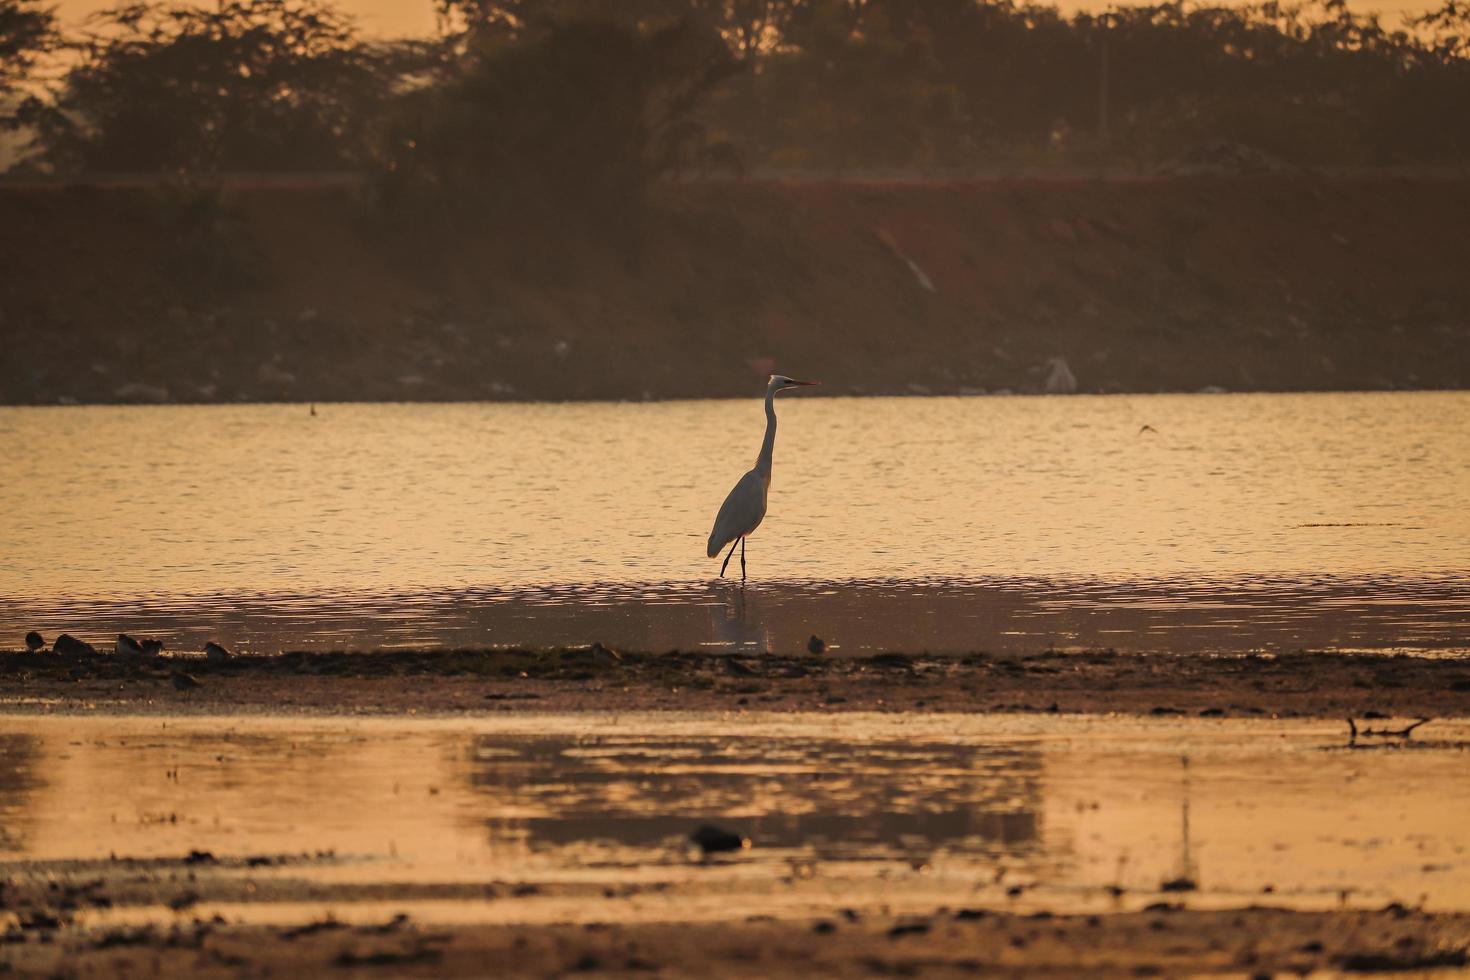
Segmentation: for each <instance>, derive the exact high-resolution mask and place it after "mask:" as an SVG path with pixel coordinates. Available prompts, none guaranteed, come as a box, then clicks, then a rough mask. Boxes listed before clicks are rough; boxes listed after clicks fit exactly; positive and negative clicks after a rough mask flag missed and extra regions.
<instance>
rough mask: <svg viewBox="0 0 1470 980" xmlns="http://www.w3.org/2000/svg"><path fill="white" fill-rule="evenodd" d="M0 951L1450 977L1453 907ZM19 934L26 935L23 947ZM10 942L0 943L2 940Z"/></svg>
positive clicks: (115, 933) (50, 964) (167, 969)
mask: <svg viewBox="0 0 1470 980" xmlns="http://www.w3.org/2000/svg"><path fill="white" fill-rule="evenodd" d="M15 931H16V932H17V933H18V935H17V936H16V937H15V939H16V940H19V941H14V940H12V941H11V942H9V943H7V944H6V947H5V949H4V951H3V952H0V963H3V964H5V965H6V966H8V967H9V969H10V971H13V974H14V975H19V976H43V975H55V972H56V971H70V972H71V973H73V974H74V975H98V974H100V975H118V974H125V973H133V972H134V971H146V972H147V973H148V974H149V975H153V976H191V977H233V976H242V975H251V976H259V975H263V974H274V973H281V972H284V973H287V974H297V973H299V972H300V971H308V972H316V971H326V970H331V971H332V972H331V973H330V974H329V975H337V976H357V975H371V976H379V975H391V976H476V975H484V972H485V971H486V970H487V968H492V966H493V972H494V974H495V975H497V976H529V975H535V976H547V975H550V976H559V975H563V974H567V973H583V974H586V973H595V974H611V975H618V976H650V975H653V976H732V977H747V976H748V977H766V976H796V975H801V976H812V975H817V976H873V975H897V976H916V975H923V976H971V975H974V974H976V973H984V972H992V971H1005V972H1006V973H1007V974H1008V975H1021V976H1076V975H1078V973H1079V972H1085V973H1086V975H1088V976H1108V977H1111V976H1157V975H1180V974H1183V973H1188V974H1189V975H1193V976H1198V975H1211V974H1225V975H1234V976H1271V975H1273V974H1276V973H1278V972H1291V973H1297V974H1300V975H1306V974H1307V973H1308V972H1312V971H1316V970H1324V969H1326V970H1337V971H1341V972H1344V973H1349V974H1351V973H1379V972H1384V971H1391V970H1427V969H1433V968H1442V969H1443V968H1448V969H1454V968H1460V969H1463V968H1464V967H1465V965H1466V963H1467V954H1466V942H1467V937H1470V915H1456V914H1439V915H1435V914H1426V913H1423V912H1420V911H1417V910H1410V909H1405V908H1403V907H1399V906H1394V907H1390V908H1387V909H1384V910H1381V911H1376V912H1371V911H1370V912H1357V911H1342V912H1318V913H1313V912H1293V911H1287V910H1282V909H1272V908H1269V907H1267V908H1260V907H1257V908H1249V909H1241V910H1230V911H1191V910H1187V909H1183V908H1181V907H1180V906H1178V905H1177V904H1171V903H1160V905H1159V907H1158V908H1156V909H1155V910H1154V911H1149V912H1137V913H1119V914H1113V915H1101V916H1098V915H1092V916H1052V915H1050V914H1046V913H1034V914H1031V915H1018V914H1014V913H1008V912H1004V911H1001V912H995V911H989V910H984V909H949V908H944V909H936V910H935V911H934V913H933V914H932V915H927V916H905V917H901V918H899V917H892V916H861V915H857V914H854V915H853V916H852V917H850V918H849V917H845V916H841V915H839V916H835V917H820V918H815V919H812V920H808V921H791V920H774V921H772V920H762V919H760V918H759V917H757V918H756V919H754V920H746V921H740V922H721V923H696V924H690V923H677V924H675V923H644V924H619V923H593V924H590V925H560V926H541V927H536V928H525V927H520V926H504V925H477V926H464V925H440V924H430V923H424V924H420V923H415V922H413V921H412V920H409V919H407V918H406V917H405V918H399V917H393V918H388V919H386V920H385V921H383V922H381V923H374V924H362V925H348V924H346V923H342V922H338V921H336V920H334V919H330V918H324V919H318V920H313V921H311V922H308V923H302V924H300V925H296V926H292V927H276V928H271V927H263V926H239V925H229V924H221V923H216V922H213V921H201V920H197V919H196V920H190V919H188V918H187V917H181V920H180V921H179V922H178V923H177V924H175V925H174V926H172V927H170V928H159V927H139V928H119V927H114V928H100V929H92V930H84V931H82V932H80V933H77V934H72V935H69V936H68V937H67V939H66V940H65V941H64V942H56V941H51V942H45V941H43V940H41V939H40V937H41V936H43V935H45V934H46V932H47V931H48V930H46V929H45V928H44V927H40V926H36V927H32V928H30V929H23V930H15ZM33 937H34V938H33ZM7 938H10V937H7Z"/></svg>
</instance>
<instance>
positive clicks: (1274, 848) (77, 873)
mask: <svg viewBox="0 0 1470 980" xmlns="http://www.w3.org/2000/svg"><path fill="white" fill-rule="evenodd" d="M1346 736H1347V731H1346V726H1345V725H1343V724H1342V723H1341V722H1307V723H1302V722H1276V721H1249V720H1223V721H1204V720H1200V719H1179V720H1152V719H1131V720H1130V719H1118V718H1082V717H1069V716H1041V717H1036V716H1031V717H1017V716H962V715H937V716H935V715H930V716H924V715H917V716H907V717H905V716H896V715H862V714H848V715H844V716H842V717H841V718H835V717H831V716H822V715H802V714H793V715H782V716H749V715H745V714H739V715H697V714H686V713H679V712H664V713H659V714H656V715H638V714H623V715H619V716H617V717H612V716H602V715H596V714H575V715H535V714H527V715H516V716H504V717H499V718H496V717H488V718H479V719H454V720H447V719H441V720H429V721H416V720H407V719H394V720H388V719H379V720H351V719H312V720H303V719H297V720H292V719H283V718H215V719H210V718H179V717H174V718H119V717H78V716H70V717H65V718H47V717H38V716H29V717H27V716H13V715H12V716H0V874H3V875H4V876H5V877H6V878H7V880H12V879H21V880H33V879H35V878H38V877H39V878H42V879H43V880H44V879H50V880H53V881H54V879H55V878H62V879H65V880H71V879H75V880H79V881H87V880H93V879H96V878H102V879H104V880H105V881H106V883H107V887H106V889H105V890H106V892H107V893H108V894H109V895H110V896H111V899H112V903H113V904H112V907H111V908H110V909H105V910H96V911H93V910H90V909H89V910H88V911H86V912H85V913H83V915H84V916H85V917H86V918H88V919H90V918H93V917H97V918H100V920H101V921H104V922H106V921H109V920H121V921H162V922H164V923H169V922H172V921H176V915H175V913H174V912H172V911H170V910H169V909H168V907H167V905H166V904H165V903H167V902H169V901H171V900H173V899H175V898H176V897H177V896H178V895H180V894H181V893H184V892H192V893H194V898H195V900H196V902H197V904H195V905H193V906H192V907H190V908H188V910H187V913H186V914H187V915H188V916H191V917H192V916H198V917H200V918H204V919H208V918H209V917H210V916H211V915H214V914H216V913H219V914H223V915H224V916H225V917H226V918H227V919H230V920H237V919H245V920H254V921H297V922H306V921H312V920H313V919H314V918H319V917H321V916H322V915H326V914H330V915H332V916H333V917H337V918H341V919H345V920H348V921H361V920H368V921H382V920H383V919H386V918H388V917H389V916H390V915H392V914H394V913H396V912H404V911H406V912H410V913H412V915H413V917H414V918H415V919H420V920H431V921H432V920H450V921H454V920H472V921H509V922H534V921H541V922H546V921H551V922H578V921H609V920H616V919H645V920H648V919H651V920H669V919H675V920H697V919H721V920H725V921H739V919H740V918H741V917H743V916H745V915H748V914H755V913H762V914H776V915H782V914H788V915H800V916H813V915H819V914H824V913H825V914H831V913H834V912H836V911H837V910H838V909H840V908H857V909H860V910H862V911H863V912H864V913H867V912H870V911H875V910H876V909H878V908H879V907H885V908H888V909H889V910H891V911H892V912H893V913H895V914H903V913H906V912H923V913H928V912H932V911H933V909H934V908H935V907H937V906H949V907H951V908H961V907H966V906H970V905H979V906H983V907H991V908H1005V907H1013V908H1016V909H1020V910H1031V909H1047V910H1052V911H1058V912H1063V911H1082V910H1086V911H1093V910H1095V911H1106V910H1112V909H1119V908H1124V909H1136V908H1141V907H1143V906H1145V905H1148V904H1150V903H1152V902H1156V901H1159V900H1160V898H1161V897H1163V898H1170V899H1171V900H1175V901H1177V900H1179V899H1180V898H1181V896H1179V895H1178V894H1177V893H1176V894H1174V895H1168V896H1161V894H1160V886H1161V885H1162V884H1163V883H1164V882H1168V881H1172V880H1176V879H1180V878H1187V879H1189V880H1191V881H1193V882H1195V883H1196V884H1197V885H1198V888H1197V890H1193V891H1190V892H1189V893H1188V894H1187V896H1183V897H1185V898H1187V901H1188V903H1189V904H1190V905H1191V906H1193V907H1240V906H1241V905H1245V904H1251V903H1257V902H1261V903H1269V904H1271V905H1275V906H1285V907H1295V908H1336V907H1339V906H1340V905H1349V906H1353V907H1361V908H1375V909H1376V908H1382V907H1383V906H1384V905H1385V904H1387V903H1388V902H1392V901H1397V902H1400V903H1402V904H1405V905H1413V906H1419V905H1424V906H1425V907H1427V908H1429V909H1432V910H1434V911H1436V912H1444V911H1450V910H1470V876H1467V875H1466V874H1465V870H1466V861H1467V847H1470V824H1467V822H1466V821H1465V820H1464V819H1463V816H1464V813H1465V809H1466V807H1467V806H1470V782H1467V781H1466V780H1465V779H1464V778H1463V774H1464V757H1465V747H1466V745H1467V742H1466V739H1467V738H1470V729H1467V727H1466V725H1465V724H1464V723H1461V722H1450V721H1443V720H1441V721H1436V722H1433V723H1431V724H1430V725H1429V726H1426V727H1425V728H1424V729H1422V730H1421V731H1420V732H1417V733H1416V734H1415V736H1414V738H1413V739H1412V740H1410V741H1409V742H1407V743H1396V744H1393V745H1388V746H1376V747H1373V748H1368V749H1357V750H1354V749H1350V748H1349V747H1348V741H1347V737H1346ZM705 822H713V823H715V824H717V825H719V826H722V827H724V828H727V829H729V830H732V831H734V832H737V833H739V834H741V835H742V836H744V837H746V838H748V839H749V840H750V841H751V844H752V846H751V847H750V848H749V849H748V850H746V851H743V852H740V853H738V854H735V855H733V856H729V857H727V858H722V859H720V860H717V861H710V862H706V861H701V860H700V859H699V856H698V855H697V854H691V853H690V848H689V845H688V841H687V836H688V834H689V833H690V832H691V831H692V830H693V829H694V828H695V827H698V826H699V825H700V824H702V823H705ZM191 851H201V852H208V853H209V854H211V855H213V856H214V857H216V858H217V859H218V861H217V862H213V861H210V862H206V863H197V864H194V865H191V866H188V867H181V866H180V865H179V863H178V861H179V859H180V858H181V857H183V856H184V855H186V854H189V853H190V852H191ZM133 861H139V862H141V863H137V864H134V863H132V862H133ZM150 862H155V863H150ZM150 872H151V873H152V874H153V875H155V876H157V877H162V878H164V879H166V880H165V882H164V884H163V886H162V887H161V888H160V889H157V890H153V889H147V888H139V887H138V886H137V885H136V882H138V881H143V880H145V879H146V878H147V877H148V875H149V874H150ZM1115 889H1121V893H1117V892H1115ZM489 897H493V898H494V899H495V900H493V901H487V900H486V899H487V898H489Z"/></svg>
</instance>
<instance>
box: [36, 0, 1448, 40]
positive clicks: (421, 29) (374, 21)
mask: <svg viewBox="0 0 1470 980" xmlns="http://www.w3.org/2000/svg"><path fill="white" fill-rule="evenodd" d="M118 2H119V0H60V2H58V3H57V4H56V7H57V10H58V11H59V12H60V13H61V16H62V18H63V19H64V20H65V21H66V22H67V23H68V24H74V23H75V22H77V21H79V20H81V19H82V18H84V17H86V16H87V15H88V14H89V13H92V12H93V11H97V10H105V9H107V8H109V7H114V6H117V5H118ZM1053 2H1056V3H1057V4H1058V6H1060V7H1062V8H1063V9H1064V10H1079V9H1082V10H1087V9H1102V8H1105V7H1109V6H1114V5H1122V4H1115V3H1112V2H1108V0H1053ZM1226 2H1229V0H1226ZM337 4H338V6H339V7H341V8H342V9H343V10H346V11H348V12H349V13H351V14H353V15H354V16H356V17H357V18H358V20H359V22H360V23H361V25H362V27H363V29H364V30H365V31H367V32H368V33H369V34H376V35H387V36H404V35H410V34H429V33H432V32H433V30H434V4H433V2H432V0H337ZM1348 6H1349V7H1352V8H1353V9H1354V10H1377V11H1379V12H1381V13H1383V14H1385V15H1386V16H1385V17H1384V21H1385V23H1386V24H1387V25H1388V26H1396V25H1397V23H1398V15H1399V14H1400V13H1401V12H1404V11H1412V12H1419V11H1423V10H1427V9H1430V8H1432V7H1437V6H1439V4H1438V2H1437V0H1348Z"/></svg>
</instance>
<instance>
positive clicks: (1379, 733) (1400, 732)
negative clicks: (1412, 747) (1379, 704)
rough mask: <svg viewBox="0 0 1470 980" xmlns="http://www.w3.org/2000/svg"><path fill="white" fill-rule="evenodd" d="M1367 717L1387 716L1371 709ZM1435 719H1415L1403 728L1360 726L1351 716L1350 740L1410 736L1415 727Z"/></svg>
mask: <svg viewBox="0 0 1470 980" xmlns="http://www.w3.org/2000/svg"><path fill="white" fill-rule="evenodd" d="M1365 717H1379V718H1382V717H1385V716H1383V715H1380V714H1378V713H1377V712H1371V711H1370V712H1368V714H1367V715H1365ZM1433 720H1434V719H1433V718H1420V719H1418V720H1417V721H1415V722H1414V723H1413V724H1412V725H1405V726H1404V727H1403V728H1359V727H1358V723H1357V722H1355V721H1353V719H1352V717H1351V716H1349V718H1348V720H1347V723H1348V741H1349V742H1350V743H1351V742H1356V741H1357V740H1358V738H1359V737H1362V738H1409V737H1410V736H1411V735H1413V734H1414V729H1416V728H1418V727H1419V726H1420V725H1427V724H1429V723H1430V722H1431V721H1433Z"/></svg>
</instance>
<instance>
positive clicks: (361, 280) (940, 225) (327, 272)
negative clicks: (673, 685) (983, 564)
mask: <svg viewBox="0 0 1470 980" xmlns="http://www.w3.org/2000/svg"><path fill="white" fill-rule="evenodd" d="M1466 227H1470V180H1465V179H1454V178H1440V179H1428V178H1424V179H1409V178H1386V177H1384V178H1366V177H1360V178H1328V177H1292V178H1285V177H1260V178H1208V179H1204V178H1202V179H1190V180H1183V179H1170V180H1137V181H1118V180H1114V181H1100V180H1099V181H1089V180H1045V181H1042V180H1035V181H984V182H935V181H928V182H898V181H889V182H881V181H866V182H864V181H845V182H843V181H806V182H765V181H750V182H731V183H708V184H691V185H671V186H666V187H662V188H659V189H658V190H657V192H656V195H655V201H654V202H653V205H652V207H651V209H650V211H649V213H648V216H647V218H646V220H645V221H644V222H643V223H642V225H641V227H639V228H625V229H615V230H611V231H609V230H607V229H604V230H601V231H597V230H595V229H589V228H587V227H584V226H583V225H582V224H581V223H579V220H578V218H577V217H576V216H575V215H568V216H566V221H565V222H564V223H561V224H559V225H557V226H555V227H552V226H550V224H548V223H541V224H537V225H534V226H531V227H520V228H512V227H509V226H498V225H495V224H494V223H491V222H484V221H475V220H468V219H466V218H465V217H464V216H463V215H458V216H456V215H452V214H438V215H428V214H426V213H425V212H424V211H422V210H421V209H420V210H411V211H408V212H406V213H405V212H403V211H401V210H400V211H399V212H397V213H390V212H389V211H386V210H385V207H384V205H383V204H382V203H381V202H377V201H374V200H372V195H371V193H370V192H369V191H368V190H366V189H364V188H357V189H351V188H342V187H337V188H330V187H327V188H313V187H311V186H302V187H297V188H290V187H275V188H269V189H254V190H252V189H248V188H235V189H230V190H225V191H223V192H221V193H218V194H199V193H184V192H179V191H162V190H153V191H148V190H138V189H132V190H125V189H113V190H98V189H91V190H87V189H70V190H66V189H54V190H41V189H36V188H28V189H19V188H11V189H0V230H3V234H0V335H3V340H4V343H3V344H0V361H3V364H0V366H3V370H0V402H6V403H55V402H57V401H58V400H71V399H74V400H77V401H82V402H94V401H101V402H108V401H234V400H239V399H250V400H329V399H373V400H378V399H400V400H443V399H500V398H531V399H566V398H572V399H576V398H645V397H659V398H662V397H694V396H726V395H730V396H733V395H744V394H749V393H750V390H751V389H752V386H753V385H756V386H758V377H759V376H763V375H764V373H766V372H768V371H770V370H771V369H772V368H773V367H779V369H780V370H783V371H787V372H790V373H793V374H802V375H808V376H812V377H819V378H822V379H824V380H826V381H827V382H828V385H829V386H828V388H827V389H825V390H826V391H830V392H834V393H839V394H840V393H874V394H876V393H894V394H926V393H935V394H943V393H965V392H976V391H980V390H985V391H995V390H1002V389H1008V390H1018V391H1024V390H1038V389H1040V388H1042V387H1044V383H1045V380H1046V377H1047V369H1046V368H1045V364H1046V362H1047V360H1048V359H1049V358H1051V357H1062V358H1064V359H1065V360H1066V362H1067V364H1068V366H1069V368H1070V370H1071V372H1072V373H1073V375H1075V377H1076V379H1077V382H1078V385H1079V387H1080V389H1081V390H1086V391H1162V390H1173V391H1192V390H1196V389H1199V388H1203V387H1207V386H1218V387H1223V388H1226V389H1230V390H1286V389H1293V390H1296V389H1302V390H1316V389H1379V388H1392V387H1422V388H1456V387H1462V386H1464V385H1465V384H1467V383H1470V353H1467V352H1470V342H1467V341H1470V276H1466V275H1465V267H1464V247H1463V234H1464V229H1465V228H1466Z"/></svg>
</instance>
